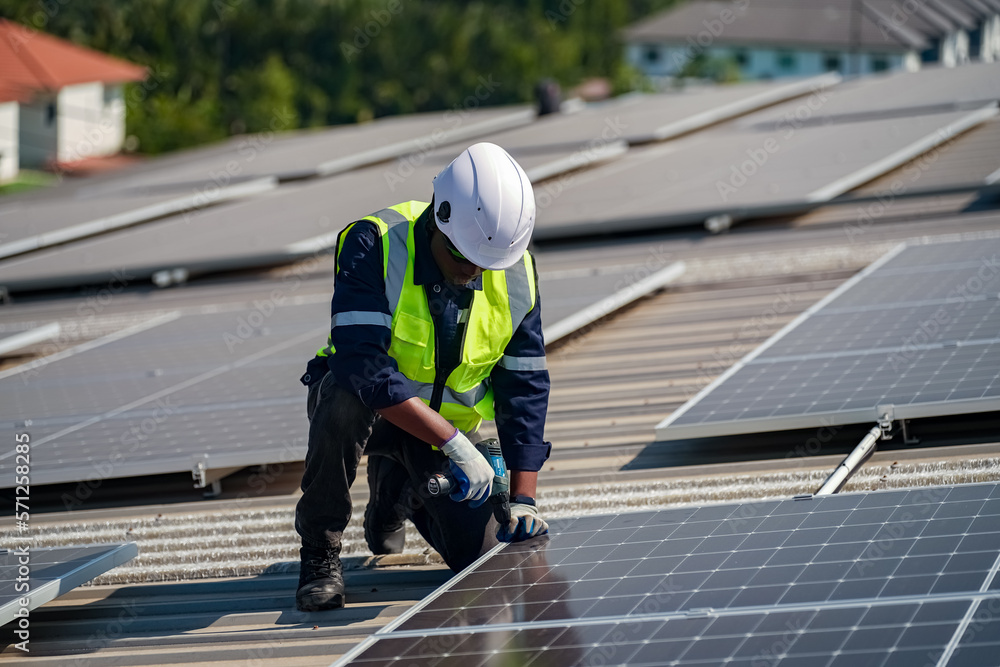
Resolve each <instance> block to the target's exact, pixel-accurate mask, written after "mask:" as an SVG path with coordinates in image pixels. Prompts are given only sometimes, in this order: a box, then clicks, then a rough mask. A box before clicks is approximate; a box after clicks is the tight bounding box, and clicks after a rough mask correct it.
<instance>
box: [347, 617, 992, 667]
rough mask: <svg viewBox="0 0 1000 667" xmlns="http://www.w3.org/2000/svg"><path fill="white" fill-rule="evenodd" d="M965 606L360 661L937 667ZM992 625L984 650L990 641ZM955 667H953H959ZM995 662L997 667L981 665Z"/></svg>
mask: <svg viewBox="0 0 1000 667" xmlns="http://www.w3.org/2000/svg"><path fill="white" fill-rule="evenodd" d="M969 604H970V603H969V602H968V601H960V602H952V601H946V602H932V601H922V602H907V603H903V604H896V605H882V606H872V605H856V606H846V607H840V608H836V609H805V610H798V611H790V612H786V611H778V610H770V611H764V612H750V613H735V614H730V615H726V614H710V615H706V616H703V617H700V618H690V619H681V618H669V619H665V620H663V619H655V620H636V621H628V620H625V619H621V620H617V621H614V622H609V623H597V624H576V625H573V624H565V625H557V626H549V627H545V628H513V627H507V628H503V629H496V630H490V629H482V628H480V629H475V630H468V629H459V630H456V632H455V633H454V634H451V635H445V636H441V635H435V636H428V637H404V638H393V637H387V638H385V639H382V640H380V641H379V642H378V643H377V644H375V645H374V646H373V647H371V648H370V649H369V650H368V651H367V652H365V653H363V654H362V655H361V656H359V657H358V658H357V659H356V660H355V661H354V664H359V665H364V664H380V665H394V666H395V665H411V664H418V665H477V666H479V665H525V666H529V667H536V666H537V667H543V666H545V667H547V666H550V665H551V666H553V667H554V666H556V665H560V666H561V665H617V664H622V665H631V666H640V665H719V664H726V665H743V666H745V667H750V666H751V665H754V666H756V667H760V666H761V665H768V666H772V665H773V666H775V667H788V666H793V665H809V666H810V667H815V666H817V665H827V666H831V667H832V666H834V665H851V667H856V666H857V665H878V666H880V667H892V666H903V665H905V666H906V667H914V666H915V665H916V666H919V665H924V664H931V665H934V664H936V657H937V655H939V654H940V647H941V646H942V645H944V644H947V642H948V641H949V640H950V639H951V637H952V636H953V635H954V634H955V631H956V629H957V628H958V627H959V623H960V621H961V619H962V617H963V616H964V615H965V614H966V612H967V611H968V608H969ZM995 632H996V628H995V626H994V625H990V626H989V627H988V628H985V629H984V631H983V632H982V634H980V635H979V638H980V641H979V643H978V644H972V643H971V642H970V643H969V646H979V645H988V644H987V642H988V641H991V640H992V637H993V636H994V633H995ZM953 664H955V663H953ZM979 664H980V665H982V664H990V663H979Z"/></svg>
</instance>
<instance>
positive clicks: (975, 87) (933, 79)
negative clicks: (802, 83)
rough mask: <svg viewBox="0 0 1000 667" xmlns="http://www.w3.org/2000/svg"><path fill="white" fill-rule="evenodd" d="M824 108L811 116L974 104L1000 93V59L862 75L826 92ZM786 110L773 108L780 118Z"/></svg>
mask: <svg viewBox="0 0 1000 667" xmlns="http://www.w3.org/2000/svg"><path fill="white" fill-rule="evenodd" d="M824 98H825V99H824V100H823V105H822V108H821V109H819V110H817V112H816V113H815V114H811V117H810V118H809V119H806V121H807V122H823V121H826V120H827V119H830V118H836V117H847V118H850V117H851V116H852V115H855V114H883V115H886V116H888V115H903V114H906V115H910V114H916V113H926V112H928V111H933V110H935V109H936V110H940V109H942V108H944V107H950V106H953V107H962V106H965V107H969V106H975V105H977V104H981V103H984V102H990V101H994V100H997V99H1000V65H998V64H997V63H970V65H969V67H962V68H961V69H957V68H954V67H942V66H933V65H932V66H930V67H922V68H921V69H920V70H918V71H916V72H899V71H897V72H887V73H884V74H881V75H874V76H864V77H858V78H856V79H854V80H852V81H848V82H845V83H843V84H842V85H839V86H837V87H836V88H833V89H831V90H830V91H829V92H827V93H825V94H824ZM783 116H784V114H782V113H773V114H770V115H769V117H770V120H771V121H772V122H779V121H780V120H781V119H782V118H783Z"/></svg>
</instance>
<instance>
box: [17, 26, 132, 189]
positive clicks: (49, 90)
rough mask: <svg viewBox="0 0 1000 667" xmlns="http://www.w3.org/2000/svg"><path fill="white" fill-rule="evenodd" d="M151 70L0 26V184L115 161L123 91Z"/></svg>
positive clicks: (27, 30) (23, 29)
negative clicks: (20, 173)
mask: <svg viewBox="0 0 1000 667" xmlns="http://www.w3.org/2000/svg"><path fill="white" fill-rule="evenodd" d="M145 77H146V69H145V68H144V67H139V66H136V65H133V64H131V63H128V62H125V61H124V60H120V59H118V58H112V57H111V56H108V55H105V54H103V53H99V52H97V51H94V50H92V49H88V48H84V47H82V46H78V45H76V44H72V43H70V42H67V41H65V40H62V39H59V38H56V37H53V36H51V35H47V34H45V33H41V32H37V31H35V30H32V29H30V28H27V27H25V26H22V25H20V24H17V23H13V22H11V21H7V20H5V19H0V181H2V180H7V179H9V178H11V177H12V176H11V172H12V170H13V174H16V172H17V168H18V166H20V167H33V168H43V167H52V166H57V165H61V164H71V163H74V162H79V161H81V160H86V159H88V158H93V157H100V156H106V155H111V154H114V153H117V152H118V151H120V150H121V146H122V143H123V142H124V139H125V100H124V96H123V93H122V84H124V83H127V82H131V81H142V80H143V79H144V78H145Z"/></svg>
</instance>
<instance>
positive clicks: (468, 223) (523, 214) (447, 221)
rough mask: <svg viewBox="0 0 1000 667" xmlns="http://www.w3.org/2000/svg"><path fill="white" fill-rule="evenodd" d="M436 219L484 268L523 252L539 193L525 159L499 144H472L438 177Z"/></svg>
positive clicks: (507, 264) (512, 259)
mask: <svg viewBox="0 0 1000 667" xmlns="http://www.w3.org/2000/svg"><path fill="white" fill-rule="evenodd" d="M434 209H435V210H434V221H435V222H436V223H437V226H438V229H440V230H441V231H442V232H443V233H444V235H445V236H447V237H448V239H449V240H450V241H451V243H452V245H454V246H455V248H457V249H458V251H459V252H460V253H462V255H463V256H464V257H465V258H466V259H468V260H469V261H470V262H472V263H473V264H475V265H476V266H479V267H480V268H483V269H492V270H496V269H506V268H509V267H511V266H513V265H514V264H516V263H517V262H518V260H520V259H521V257H522V256H523V255H524V251H525V250H526V249H527V247H528V242H529V241H530V240H531V231H532V230H533V229H534V228H535V194H534V192H533V191H532V189H531V182H530V181H529V180H528V177H527V175H526V174H525V173H524V170H523V169H521V165H519V164H518V163H517V162H515V161H514V158H512V157H511V156H510V155H509V154H508V153H507V151H505V150H504V149H502V148H500V147H499V146H497V145H496V144H490V143H486V142H483V143H479V144H475V145H474V146H470V147H469V148H468V149H466V150H465V151H464V152H463V153H462V154H461V155H459V156H458V157H457V158H455V159H454V160H453V161H452V163H451V164H449V165H448V166H447V167H445V168H444V169H443V170H442V171H441V173H440V174H438V175H437V177H436V178H435V179H434Z"/></svg>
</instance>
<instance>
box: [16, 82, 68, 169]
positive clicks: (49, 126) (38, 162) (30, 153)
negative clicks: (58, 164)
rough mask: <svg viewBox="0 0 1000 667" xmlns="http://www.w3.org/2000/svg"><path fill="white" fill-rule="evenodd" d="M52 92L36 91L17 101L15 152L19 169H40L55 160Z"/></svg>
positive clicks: (55, 112)
mask: <svg viewBox="0 0 1000 667" xmlns="http://www.w3.org/2000/svg"><path fill="white" fill-rule="evenodd" d="M57 106H58V105H57V104H56V98H55V96H50V95H41V94H40V95H36V96H35V99H33V100H32V101H31V102H29V103H26V104H19V105H18V139H19V141H18V153H19V156H20V162H21V168H22V169H43V168H45V167H47V166H51V165H52V162H53V161H54V160H55V157H56V152H57V146H58V128H59V124H58V108H57Z"/></svg>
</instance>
